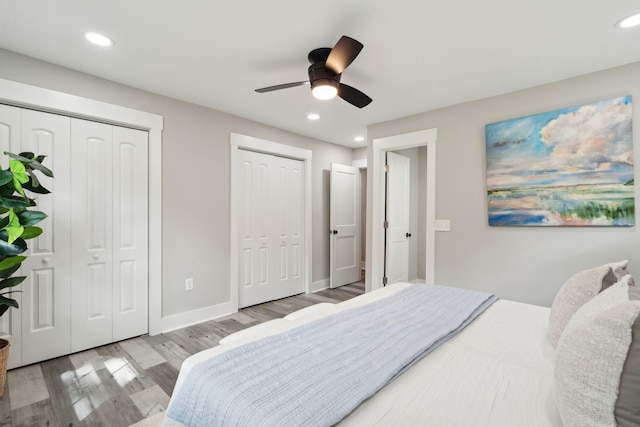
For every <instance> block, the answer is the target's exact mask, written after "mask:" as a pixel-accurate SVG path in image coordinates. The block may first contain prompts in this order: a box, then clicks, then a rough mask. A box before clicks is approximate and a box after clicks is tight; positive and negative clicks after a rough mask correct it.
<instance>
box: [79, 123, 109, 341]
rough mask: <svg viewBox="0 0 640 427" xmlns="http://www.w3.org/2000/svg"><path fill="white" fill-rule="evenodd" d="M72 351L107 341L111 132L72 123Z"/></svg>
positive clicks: (106, 127) (103, 127)
mask: <svg viewBox="0 0 640 427" xmlns="http://www.w3.org/2000/svg"><path fill="white" fill-rule="evenodd" d="M71 143H72V146H73V148H72V150H71V156H72V157H71V164H72V166H73V167H72V169H71V201H72V205H71V206H72V211H71V224H72V227H73V239H72V242H71V251H72V257H71V272H72V275H71V300H72V302H73V303H72V307H73V310H72V313H71V337H72V339H71V351H73V352H75V351H80V350H84V349H86V348H91V347H96V346H98V345H101V344H104V343H106V342H110V341H111V335H112V319H113V314H112V313H113V292H112V286H111V283H112V281H113V274H112V271H113V255H112V254H113V243H112V235H113V214H112V212H113V197H112V193H113V164H112V158H113V156H112V152H113V128H112V126H109V125H105V124H102V123H95V122H89V121H85V120H78V119H72V133H71Z"/></svg>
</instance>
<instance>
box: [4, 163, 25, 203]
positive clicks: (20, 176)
mask: <svg viewBox="0 0 640 427" xmlns="http://www.w3.org/2000/svg"><path fill="white" fill-rule="evenodd" d="M9 169H11V172H12V173H13V186H14V187H15V188H16V191H17V192H18V193H20V194H22V195H23V196H24V195H25V194H24V190H23V189H22V184H23V183H25V182H28V181H29V174H27V170H26V169H25V167H24V165H23V164H22V162H20V161H18V160H13V159H12V160H11V161H10V162H9ZM25 197H26V196H25Z"/></svg>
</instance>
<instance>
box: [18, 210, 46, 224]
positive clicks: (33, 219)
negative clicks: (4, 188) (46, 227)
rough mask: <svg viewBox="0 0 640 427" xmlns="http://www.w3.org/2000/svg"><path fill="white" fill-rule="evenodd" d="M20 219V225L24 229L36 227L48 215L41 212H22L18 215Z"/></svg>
mask: <svg viewBox="0 0 640 427" xmlns="http://www.w3.org/2000/svg"><path fill="white" fill-rule="evenodd" d="M17 215H18V218H19V219H20V224H22V225H23V226H24V227H30V226H32V225H36V224H37V223H39V222H40V221H42V220H43V219H45V218H46V217H47V214H46V213H44V212H40V211H22V212H18V213H17Z"/></svg>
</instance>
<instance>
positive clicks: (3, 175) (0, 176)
mask: <svg viewBox="0 0 640 427" xmlns="http://www.w3.org/2000/svg"><path fill="white" fill-rule="evenodd" d="M12 180H13V174H12V173H11V171H8V170H0V185H5V184H6V183H7V182H11V181H12Z"/></svg>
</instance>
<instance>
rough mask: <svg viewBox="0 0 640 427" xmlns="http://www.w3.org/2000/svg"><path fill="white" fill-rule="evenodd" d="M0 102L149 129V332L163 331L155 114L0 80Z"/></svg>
mask: <svg viewBox="0 0 640 427" xmlns="http://www.w3.org/2000/svg"><path fill="white" fill-rule="evenodd" d="M0 102H1V103H6V104H9V105H14V106H16V107H26V108H31V109H34V110H39V111H44V112H48V113H58V114H63V115H65V116H70V117H77V118H81V119H88V120H95V121H99V122H107V123H109V124H113V125H120V126H126V127H132V128H136V129H140V130H145V131H147V132H149V335H156V334H159V333H161V332H162V330H163V329H162V129H163V128H164V124H163V122H164V118H163V117H162V116H159V115H157V114H152V113H147V112H145V111H139V110H134V109H132V108H127V107H122V106H119V105H113V104H108V103H105V102H102V101H96V100H93V99H89V98H83V97H80V96H75V95H70V94H68V93H64V92H58V91H55V90H50V89H45V88H41V87H37V86H31V85H27V84H24V83H18V82H14V81H11V80H5V79H0Z"/></svg>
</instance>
